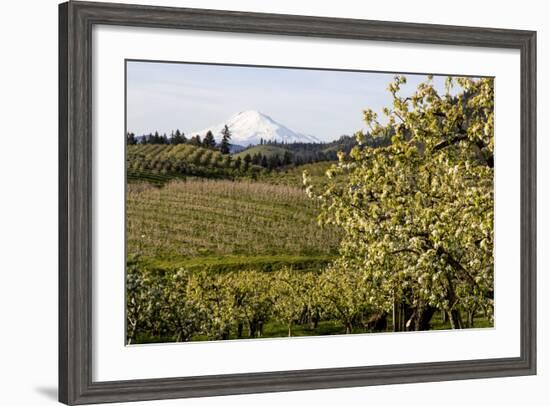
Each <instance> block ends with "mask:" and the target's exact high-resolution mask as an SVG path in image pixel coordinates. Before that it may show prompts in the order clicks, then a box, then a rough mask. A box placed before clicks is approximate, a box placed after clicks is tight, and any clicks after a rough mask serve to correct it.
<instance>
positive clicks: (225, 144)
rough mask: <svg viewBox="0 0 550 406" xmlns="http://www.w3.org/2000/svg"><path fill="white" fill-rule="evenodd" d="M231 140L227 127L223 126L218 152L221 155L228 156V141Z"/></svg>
mask: <svg viewBox="0 0 550 406" xmlns="http://www.w3.org/2000/svg"><path fill="white" fill-rule="evenodd" d="M230 140H231V131H229V127H228V126H227V125H225V126H224V127H223V130H222V140H221V142H220V152H221V153H222V154H224V155H225V154H229V141H230Z"/></svg>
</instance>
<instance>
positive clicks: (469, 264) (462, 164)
mask: <svg viewBox="0 0 550 406" xmlns="http://www.w3.org/2000/svg"><path fill="white" fill-rule="evenodd" d="M405 83H406V78H405V77H403V76H399V77H396V78H395V80H394V81H393V82H392V83H391V84H390V86H389V91H390V93H391V95H392V99H393V103H392V106H391V107H388V108H386V109H384V114H385V115H386V119H385V120H383V121H379V120H378V118H377V115H376V113H374V112H373V111H372V110H365V111H364V120H365V122H366V125H367V127H368V131H369V134H368V135H369V137H372V138H374V139H384V140H389V142H385V143H382V144H381V146H379V147H370V146H368V145H366V144H365V140H366V139H367V136H366V135H365V134H364V133H362V132H359V133H357V134H356V136H357V141H358V143H359V145H358V146H357V147H354V148H353V149H352V151H351V153H350V154H349V155H347V156H345V155H344V154H342V153H341V154H340V156H339V158H340V160H339V163H338V164H336V165H334V166H333V167H332V168H331V169H330V170H329V171H328V172H327V176H328V178H329V182H328V185H327V186H326V187H323V188H322V189H320V190H316V189H315V187H314V185H312V184H311V182H310V180H309V177H308V174H307V173H304V182H305V184H306V185H307V188H306V190H307V192H308V193H309V194H310V196H312V197H315V198H316V199H318V200H319V201H320V202H321V205H322V213H321V215H320V218H319V219H320V221H321V222H322V223H325V224H334V225H336V226H338V227H340V228H341V229H342V230H343V232H344V237H343V239H342V242H341V247H340V252H341V260H342V261H345V263H346V264H347V265H346V266H347V267H351V268H355V269H358V270H361V271H362V272H363V273H364V278H365V283H366V284H367V285H368V286H369V287H370V296H371V299H370V300H371V302H372V303H376V304H378V306H380V308H381V310H383V311H388V312H391V311H393V312H394V314H395V315H398V314H400V315H401V316H402V317H401V318H402V319H403V320H402V321H401V322H400V323H399V325H400V327H399V328H398V329H416V330H422V329H427V328H429V323H430V320H431V317H432V315H433V314H434V312H435V311H436V309H440V310H443V311H445V312H446V313H447V314H448V316H449V320H450V323H451V326H452V328H462V327H463V326H464V323H463V321H462V317H461V310H462V311H464V310H467V309H471V308H472V306H474V305H475V306H476V308H478V309H483V310H484V311H485V312H487V313H489V314H492V311H493V268H494V259H493V177H494V173H493V148H494V136H493V123H494V105H493V93H494V89H493V79H489V78H482V79H472V78H448V79H447V81H446V86H445V91H444V92H442V94H440V93H438V91H437V90H436V89H435V87H434V84H433V82H432V78H429V79H428V81H427V82H425V83H422V84H420V85H419V86H418V88H417V89H416V91H415V92H414V93H413V94H412V95H411V96H408V97H403V96H401V95H400V88H401V86H402V85H403V84H405ZM396 319H397V317H394V324H395V321H396Z"/></svg>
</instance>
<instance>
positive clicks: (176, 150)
mask: <svg viewBox="0 0 550 406" xmlns="http://www.w3.org/2000/svg"><path fill="white" fill-rule="evenodd" d="M174 137H175V136H174ZM205 140H206V138H205ZM212 140H213V138H212ZM201 145H202V144H201ZM211 148H213V147H212V146H210V147H209V148H204V147H202V146H195V145H192V144H184V143H180V144H172V145H164V144H146V145H142V144H138V145H127V147H126V168H127V178H128V181H132V182H134V181H142V182H143V181H144V182H149V183H153V184H157V185H162V184H164V183H165V182H167V181H169V180H171V179H185V178H186V177H188V176H199V177H205V178H222V179H233V178H236V177H247V176H256V174H258V173H259V172H261V171H262V168H260V167H258V166H254V165H247V166H246V168H244V167H242V166H239V167H236V166H235V165H234V163H232V161H231V156H230V155H222V154H221V153H220V152H219V151H217V150H213V149H211ZM239 162H240V161H239Z"/></svg>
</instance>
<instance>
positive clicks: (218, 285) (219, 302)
mask: <svg viewBox="0 0 550 406" xmlns="http://www.w3.org/2000/svg"><path fill="white" fill-rule="evenodd" d="M231 278H232V277H231V275H225V274H211V273H208V272H206V271H202V272H196V273H194V274H193V275H192V276H191V277H190V278H189V281H188V282H187V297H188V298H189V300H190V301H192V302H193V303H195V304H196V305H197V306H199V307H200V311H201V312H202V313H203V314H205V315H206V317H205V318H204V319H203V325H202V329H201V330H202V331H203V332H204V333H205V334H206V335H207V336H208V337H209V338H211V339H213V340H227V339H229V336H230V333H231V327H232V326H233V325H234V323H235V319H236V308H235V300H234V294H233V293H234V292H233V289H232V279H231Z"/></svg>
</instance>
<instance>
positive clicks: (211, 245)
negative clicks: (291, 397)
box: [59, 2, 536, 404]
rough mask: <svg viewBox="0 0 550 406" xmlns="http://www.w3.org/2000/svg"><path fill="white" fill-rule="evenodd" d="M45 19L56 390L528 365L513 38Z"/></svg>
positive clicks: (223, 17) (177, 392) (85, 7)
mask: <svg viewBox="0 0 550 406" xmlns="http://www.w3.org/2000/svg"><path fill="white" fill-rule="evenodd" d="M59 29H60V36H59V38H60V47H59V50H60V53H59V79H60V80H59V83H60V85H59V94H60V98H59V100H60V106H59V118H60V120H59V123H60V124H59V134H60V143H59V145H60V147H59V151H60V154H59V157H60V181H59V184H60V192H59V193H60V205H59V213H60V216H59V218H60V227H59V229H60V231H59V233H60V261H59V262H60V271H59V286H60V298H59V301H60V307H59V311H60V323H59V354H60V355H59V371H60V373H59V399H60V401H61V402H63V403H66V404H86V403H100V402H114V401H134V400H149V399H165V398H180V397H181V398H183V397H196V396H215V395H229V394H245V393H258V392H273V391H290V390H305V389H317V388H337V387H351V386H365V385H378V384H392V383H407V382H408V383H410V382H425V381H437V380H453V379H471V378H486V377H501V376H516V375H529V374H535V373H536V342H535V337H536V334H535V333H536V331H535V319H536V313H535V311H536V309H535V302H536V300H535V299H536V298H535V282H536V275H535V269H536V262H535V260H536V255H535V248H536V227H535V224H536V222H535V216H536V204H535V202H536V177H535V176H536V162H535V156H536V154H535V152H536V151H535V145H536V142H535V141H536V128H535V117H536V94H535V89H536V86H535V79H536V77H535V76H536V75H535V66H536V64H535V60H536V59H535V40H536V34H535V32H531V31H517V30H504V29H490V28H475V27H455V26H439V25H424V24H411V23H397V22H381V21H365V20H352V19H336V18H320V17H306V16H289V15H277V14H260V13H243V12H233V11H217V10H200V9H181V8H167V7H149V6H137V5H122V4H109V3H86V2H68V3H63V4H61V5H60V8H59Z"/></svg>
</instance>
